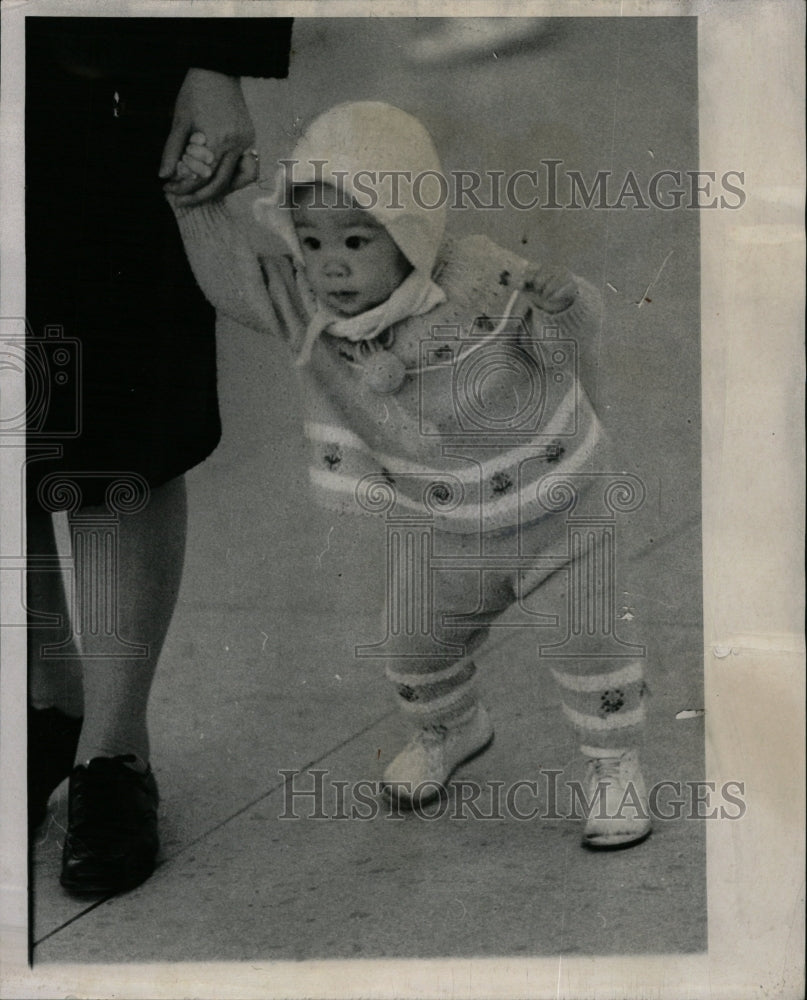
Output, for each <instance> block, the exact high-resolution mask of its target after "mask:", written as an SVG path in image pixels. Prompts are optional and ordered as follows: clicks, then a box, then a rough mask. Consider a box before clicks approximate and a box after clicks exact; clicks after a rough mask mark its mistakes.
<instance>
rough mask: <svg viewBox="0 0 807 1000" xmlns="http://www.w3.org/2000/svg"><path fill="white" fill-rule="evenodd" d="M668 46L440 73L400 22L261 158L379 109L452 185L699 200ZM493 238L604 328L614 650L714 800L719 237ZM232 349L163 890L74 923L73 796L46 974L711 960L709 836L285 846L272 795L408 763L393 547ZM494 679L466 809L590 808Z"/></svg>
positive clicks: (599, 231)
mask: <svg viewBox="0 0 807 1000" xmlns="http://www.w3.org/2000/svg"><path fill="white" fill-rule="evenodd" d="M652 20H654V21H656V22H657V23H655V24H647V23H646V22H643V23H642V24H639V23H637V21H636V20H635V19H633V20H631V21H630V22H622V21H619V22H618V23H617V22H615V21H612V20H611V19H602V23H601V24H600V25H598V26H596V28H595V26H592V24H591V23H590V22H589V21H587V20H586V21H585V23H577V24H566V23H564V26H563V31H559V32H558V33H557V36H556V37H554V38H552V39H551V40H550V41H548V42H546V43H542V45H543V44H545V47H540V46H537V47H535V48H534V49H530V50H527V51H525V52H523V53H520V54H518V53H517V54H515V55H512V56H511V57H509V58H508V59H504V58H503V59H501V60H498V59H497V60H496V61H495V63H491V62H490V61H487V62H483V63H481V64H479V65H476V66H470V67H468V66H454V67H451V66H447V67H438V68H426V69H423V68H417V67H414V68H413V66H412V65H411V63H409V62H407V60H406V58H405V43H406V39H407V34H406V31H407V26H406V25H405V24H403V23H402V22H400V21H394V22H393V21H385V20H384V19H373V21H371V22H365V23H363V27H362V33H361V34H360V33H358V32H357V31H356V30H355V24H352V23H351V22H349V21H344V22H341V23H340V22H327V24H326V23H324V22H304V21H300V22H298V26H297V27H296V29H295V40H294V46H295V52H296V55H295V59H296V63H294V64H293V73H292V78H291V79H290V81H289V82H288V84H287V85H286V84H280V83H273V84H272V85H271V86H270V85H266V86H265V88H264V89H262V90H261V89H260V88H257V87H254V88H253V90H252V91H251V99H252V100H253V101H254V102H255V108H256V113H257V114H259V115H261V116H262V117H261V120H262V121H263V122H264V125H265V128H266V132H267V137H265V138H264V143H265V144H266V145H267V146H270V145H271V143H272V142H273V141H274V139H273V136H277V135H279V134H280V132H281V131H282V125H283V123H285V122H287V121H291V120H292V119H294V118H295V117H296V116H298V115H299V116H301V117H303V118H307V117H308V116H309V114H310V113H311V112H312V111H314V110H321V109H322V108H323V107H326V106H328V105H329V104H331V103H336V102H337V101H338V100H341V99H348V98H349V99H353V98H361V97H378V98H380V99H386V100H391V101H392V102H393V103H398V104H401V105H402V106H404V107H406V108H407V109H408V110H411V111H413V113H416V114H418V113H421V114H422V115H423V117H424V120H425V121H426V123H427V125H428V126H429V127H430V128H431V129H432V131H433V132H434V133H435V140H436V142H437V145H438V147H439V148H441V149H444V150H445V151H446V152H445V162H446V165H447V166H453V167H458V166H460V165H463V166H467V167H469V168H471V167H474V166H476V167H481V168H484V169H493V168H494V166H495V165H496V163H497V156H498V155H499V153H500V152H501V146H502V144H504V154H503V155H504V156H505V158H506V160H507V162H508V164H510V165H511V166H512V168H513V169H519V168H521V167H524V166H527V165H530V164H534V163H535V160H536V159H537V158H538V157H540V156H553V155H556V156H568V159H569V164H570V165H574V166H578V165H580V164H582V165H584V166H587V168H588V169H590V170H591V171H592V172H594V171H596V170H597V169H599V168H603V169H605V168H607V169H612V170H614V172H615V174H616V175H619V176H621V174H620V171H622V173H624V171H625V170H627V169H637V168H636V163H637V162H638V159H639V157H642V159H641V163H642V165H646V164H647V163H648V162H649V161H648V159H647V151H648V150H651V152H652V155H653V157H654V159H655V161H656V164H657V166H659V168H670V169H673V168H675V167H676V166H678V167H679V168H681V169H686V168H688V167H691V166H692V165H695V157H696V155H697V142H696V111H697V106H696V103H695V101H696V94H697V89H696V70H695V47H694V33H691V32H688V29H687V30H686V31H684V30H681V28H680V26H679V27H678V28H675V27H674V26H672V25H671V24H669V23H662V22H666V19H652ZM682 20H686V19H682ZM690 35H691V37H690ZM366 52H372V53H373V58H372V59H368V58H367V57H366ZM273 130H274V131H273ZM286 141H287V142H288V141H289V139H288V136H287V137H286ZM284 152H285V148H284ZM267 158H268V153H265V156H264V159H267ZM492 214H495V215H496V216H497V218H495V219H494V218H491V217H490V216H491V215H492ZM500 215H501V213H490V214H489V215H488V216H486V217H485V218H481V217H480V214H472V213H458V219H457V222H458V225H457V226H455V227H454V228H455V229H457V228H459V229H461V230H462V231H466V232H468V231H473V230H474V229H479V228H481V226H482V225H484V227H485V231H487V232H489V233H491V234H492V235H495V236H496V237H497V238H498V239H499V241H500V242H502V243H505V244H506V245H508V246H512V247H513V249H517V248H518V247H519V246H521V247H522V252H524V253H525V254H527V253H528V252H529V249H530V247H529V246H528V245H527V246H525V244H527V243H529V242H530V241H532V240H533V237H535V239H536V245H537V242H538V240H539V239H540V240H542V241H543V245H545V246H546V247H547V248H548V252H549V254H550V256H559V257H560V258H561V259H563V260H564V261H565V262H566V263H568V264H569V265H570V266H572V267H574V269H575V270H578V271H579V272H580V273H582V274H585V275H586V276H588V277H590V278H592V279H593V280H594V281H595V283H597V284H598V285H599V286H600V287H602V289H603V292H604V294H605V295H606V296H610V298H607V299H606V314H605V323H604V328H603V338H602V342H601V343H600V344H599V345H598V349H599V363H598V367H597V383H596V389H595V392H594V395H595V397H596V398H595V402H596V405H597V408H598V411H599V412H600V413H601V414H602V416H603V419H604V420H605V422H606V423H607V424H608V425H609V427H610V429H611V430H612V432H613V433H614V435H615V437H616V438H617V440H618V443H619V446H620V448H621V451H622V453H623V454H625V455H627V456H629V459H628V460H629V465H626V466H625V468H628V469H629V470H630V471H635V472H637V473H638V474H639V475H640V476H641V478H642V480H643V482H644V484H645V486H646V489H647V499H646V502H645V504H644V506H643V507H642V508H641V509H640V510H638V511H636V512H635V513H631V514H626V515H624V516H622V517H621V518H620V520H619V523H618V529H617V537H618V542H619V550H618V565H617V586H618V592H617V604H618V606H619V608H620V620H619V622H618V625H619V627H620V629H621V630H622V636H623V638H624V639H626V640H627V641H633V642H642V643H644V644H646V646H647V648H648V682H649V686H650V690H651V698H650V699H649V712H650V722H649V726H648V741H647V747H646V748H645V750H644V753H643V764H644V771H645V776H646V778H647V779H648V781H649V782H650V783H653V782H657V781H661V780H666V781H687V780H696V779H699V778H702V776H703V730H702V724H701V720H700V718H698V717H697V715H696V714H694V713H693V714H685V715H684V716H683V717H681V718H677V716H678V715H679V713H681V712H685V713H686V712H687V711H688V710H697V709H700V708H702V707H703V700H702V698H703V695H702V686H703V684H702V623H701V602H700V586H701V577H700V572H701V570H700V521H699V473H700V457H699V442H700V429H699V381H698V366H699V360H700V358H699V348H698V283H697V282H698V255H697V245H698V244H697V239H698V237H697V213H693V212H689V213H686V214H683V213H661V212H657V211H652V212H647V213H631V212H614V213H591V212H580V213H574V212H564V213H543V214H541V217H540V219H539V220H536V219H535V218H534V216H535V213H533V214H532V215H531V216H529V217H527V216H523V215H522V216H518V215H517V214H514V213H511V214H510V215H509V216H506V217H504V216H503V217H501V218H499V217H498V216H500ZM539 224H540V225H539ZM450 225H453V220H452V222H450ZM525 227H526V228H525ZM654 279H655V285H654V287H653V291H652V294H649V295H647V300H648V301H647V303H646V304H645V303H643V298H644V296H645V295H646V290H647V288H648V286H649V285H650V284H651V283H652V282H653V281H654ZM638 303H643V307H642V308H640V307H639V306H638ZM219 344H220V382H221V397H222V411H223V418H224V424H225V437H224V440H223V442H222V445H221V446H220V448H219V449H218V450H217V452H216V453H215V454H214V456H213V457H212V458H211V459H210V460H209V461H208V462H207V463H205V464H204V465H203V466H202V467H200V468H198V469H196V470H194V471H193V472H192V473H191V474H190V475H189V477H188V481H189V489H190V499H191V533H190V538H189V544H188V555H187V563H186V571H185V577H184V581H183V586H182V591H181V595H180V601H179V605H178V608H177V612H176V616H175V618H174V621H173V624H172V627H171V630H170V633H169V636H168V640H167V643H166V646H165V650H164V654H163V660H162V664H161V668H160V671H159V673H158V679H157V682H156V685H155V689H154V693H153V698H152V706H151V731H152V734H153V761H154V766H155V770H156V774H157V778H158V781H159V784H160V789H161V794H162V805H161V824H162V826H161V831H162V854H161V858H162V860H161V864H160V866H159V868H158V870H157V872H156V873H155V875H154V876H153V878H152V879H151V880H150V881H149V882H148V883H147V884H146V885H144V886H142V887H141V888H139V889H138V890H136V891H134V892H132V893H129V894H127V895H125V896H120V897H117V898H114V899H109V900H101V901H100V902H90V903H86V902H81V901H76V900H74V899H71V898H70V897H68V896H66V895H65V894H64V893H63V892H62V891H61V889H60V888H59V886H58V868H59V849H60V843H61V837H62V832H63V827H64V807H65V803H64V789H62V790H61V791H60V794H59V795H57V797H56V799H55V801H54V802H53V804H52V809H53V812H52V816H51V818H50V821H49V824H48V825H47V826H46V827H44V828H43V830H42V831H41V835H40V839H39V841H38V843H37V844H36V848H35V859H34V892H33V899H34V927H33V937H34V941H35V951H34V961H35V963H50V962H56V961H59V962H101V961H103V962H134V961H144V962H152V961H177V962H180V961H211V960H244V959H255V960H260V959H263V960H274V959H277V960H280V959H295V960H299V959H313V958H326V957H339V958H354V957H382V956H387V957H393V956H412V957H423V958H426V957H433V956H492V955H511V956H516V955H518V956H532V955H536V956H537V955H557V954H572V953H579V954H586V955H602V954H636V953H669V952H678V953H681V952H694V951H701V950H704V949H705V947H706V899H705V894H706V880H705V855H704V829H703V826H704V824H703V823H702V822H697V821H692V820H687V819H684V818H681V819H676V820H672V819H671V820H669V821H661V822H658V823H657V824H656V829H655V831H654V833H653V835H652V836H651V838H650V839H649V840H648V841H646V842H645V843H643V844H642V845H640V846H637V847H635V848H633V849H631V850H627V851H621V852H617V853H610V854H594V853H589V852H586V851H584V850H583V849H582V848H581V847H580V846H579V835H580V827H579V823H576V822H573V821H570V820H542V819H534V820H530V821H527V820H521V819H518V818H516V817H515V816H513V815H508V816H502V817H501V818H492V819H483V818H479V817H476V818H474V817H471V816H468V815H467V810H466V813H465V814H464V813H463V809H462V806H461V803H458V802H457V799H456V796H455V797H454V798H453V799H451V800H450V802H449V806H448V808H447V810H446V812H445V813H444V815H442V816H439V817H437V818H434V819H431V820H428V819H424V818H420V817H417V816H413V815H409V816H406V817H404V818H399V817H396V816H391V815H389V814H388V810H387V811H385V810H384V808H382V807H379V809H378V811H377V813H376V814H375V815H374V816H373V818H370V819H366V820H359V819H355V820H349V821H345V820H340V819H338V818H336V816H337V814H338V812H339V803H338V801H337V800H336V799H335V798H331V799H330V800H327V799H326V801H330V802H331V805H332V809H328V810H326V812H327V816H326V817H324V818H316V817H314V816H311V815H310V812H311V806H310V801H309V800H307V799H304V798H299V797H298V798H297V799H295V800H293V804H294V805H295V808H296V811H298V812H299V813H300V818H299V819H291V818H282V817H283V815H284V813H288V812H289V811H290V808H289V803H290V801H291V800H290V799H289V787H288V786H284V779H283V777H282V775H281V774H280V773H279V772H280V771H300V772H310V771H311V770H312V769H318V770H320V771H325V772H327V773H326V775H325V776H324V779H323V780H324V781H325V787H326V788H327V790H328V794H329V795H331V794H333V795H334V796H335V795H336V791H335V788H336V787H338V786H335V785H333V784H332V783H333V782H357V781H361V780H369V781H376V780H377V779H378V778H379V777H380V775H381V772H382V771H383V768H384V766H385V764H386V763H387V762H388V761H389V759H390V758H391V757H392V756H393V755H394V753H395V752H396V750H397V749H398V748H399V747H400V745H401V743H402V742H403V731H402V729H401V724H400V722H399V720H398V719H397V717H396V716H395V715H393V714H392V712H391V699H390V692H389V690H388V688H389V685H388V683H387V682H386V681H385V679H384V677H383V669H382V665H380V664H379V661H377V660H369V659H357V658H356V657H355V655H354V646H355V645H356V644H359V643H370V642H375V641H378V640H379V639H380V638H382V635H381V634H380V624H379V621H380V612H381V607H382V598H383V593H384V565H383V554H384V525H383V520H381V519H380V518H379V519H374V518H369V517H368V518H366V519H363V520H361V519H352V518H334V517H333V516H331V515H329V514H326V513H324V512H320V511H318V510H317V509H315V508H314V507H313V505H312V504H311V503H310V502H309V500H308V485H307V480H306V474H305V468H304V465H303V460H302V457H301V456H302V455H303V454H304V449H303V440H302V435H301V428H300V411H299V404H298V402H297V400H296V396H295V393H294V386H293V382H292V380H291V379H290V378H289V376H288V366H287V359H286V358H285V357H284V356H283V354H282V352H280V351H278V350H276V349H274V350H273V349H272V348H271V345H268V344H267V343H266V342H265V341H264V340H263V339H262V338H260V337H258V336H256V335H255V334H253V333H251V332H249V331H245V330H241V329H238V328H235V327H232V326H227V325H222V327H221V328H220V331H219ZM564 585H565V577H564V576H563V574H558V575H556V577H555V578H553V579H552V580H550V581H549V583H548V584H547V585H546V586H545V587H543V588H541V590H540V591H539V592H538V593H537V594H536V595H535V602H536V608H537V609H539V610H541V611H545V612H546V613H550V614H561V615H562V613H563V609H564V607H565V596H564V593H563V588H564ZM540 632H541V634H540V638H541V640H542V641H544V642H547V643H551V642H553V641H558V640H559V639H560V638H562V635H563V629H562V626H559V627H558V628H550V627H546V628H543V629H541V630H540ZM479 662H480V667H481V669H480V675H481V680H480V684H481V688H482V695H483V699H484V700H485V702H486V703H487V705H488V706H489V708H490V710H491V714H492V716H493V719H494V724H495V726H496V739H495V741H494V744H493V746H492V747H491V749H490V750H489V751H488V752H487V753H485V754H484V755H482V756H480V757H479V758H477V759H476V760H475V761H473V762H471V763H470V764H468V765H467V766H466V767H465V768H463V770H462V771H461V772H460V774H459V775H458V777H461V778H465V779H473V780H475V781H477V782H480V783H481V784H482V786H483V787H485V788H490V787H494V786H492V784H491V783H493V782H502V783H504V786H505V787H510V786H512V785H513V783H515V782H517V781H522V780H527V781H539V782H543V781H544V778H543V777H542V774H543V772H546V771H547V770H556V771H562V772H563V773H562V774H561V775H560V776H559V777H558V781H559V784H560V786H561V787H563V783H564V782H565V781H567V780H569V779H571V778H575V777H577V778H579V777H581V776H582V775H581V773H580V770H579V764H578V763H577V758H576V748H575V746H574V744H573V742H572V740H571V738H570V736H569V733H568V731H567V730H566V729H565V727H564V725H563V722H562V717H561V713H560V708H559V700H558V696H557V692H556V691H555V688H554V684H553V682H552V680H551V677H550V676H549V673H548V671H547V670H546V669H545V668H544V666H543V665H542V664H540V663H539V662H538V660H537V657H536V633H535V631H534V630H524V629H515V628H513V629H508V628H502V629H497V630H494V635H493V639H492V642H491V644H490V648H489V649H487V651H486V652H485V653H484V655H483V656H481V657H480V660H479ZM294 780H295V781H296V782H297V784H296V785H295V787H296V788H297V789H298V790H299V789H303V788H310V787H311V784H312V782H313V780H314V778H313V777H312V776H311V774H310V773H303V774H300V775H298V776H297V777H296V778H295V779H294ZM540 787H541V788H542V789H543V788H544V785H543V784H541V786H540ZM374 801H375V800H374ZM522 801H523V802H524V808H528V807H529V805H530V804H531V803H530V802H529V801H528V799H526V798H525V799H520V800H519V802H522ZM349 807H350V802H349V801H348V809H349ZM480 809H481V810H482V811H490V809H489V808H488V806H487V804H486V803H485V802H483V801H482V800H480ZM367 811H371V809H370V807H367ZM457 814H459V818H458V817H457Z"/></svg>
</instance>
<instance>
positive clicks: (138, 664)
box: [76, 476, 187, 763]
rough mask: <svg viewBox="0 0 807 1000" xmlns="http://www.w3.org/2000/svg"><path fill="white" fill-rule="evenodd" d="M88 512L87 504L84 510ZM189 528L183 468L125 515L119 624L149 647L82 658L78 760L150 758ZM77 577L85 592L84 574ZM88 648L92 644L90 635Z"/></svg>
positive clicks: (128, 637)
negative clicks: (149, 716)
mask: <svg viewBox="0 0 807 1000" xmlns="http://www.w3.org/2000/svg"><path fill="white" fill-rule="evenodd" d="M90 513H91V511H90V510H89V509H86V508H85V510H83V511H82V517H83V518H85V519H86V518H87V516H88V514H90ZM99 513H101V511H99ZM186 528H187V497H186V490H185V479H184V477H183V476H180V477H178V478H176V479H173V480H171V481H170V482H168V483H166V484H165V485H163V486H160V487H157V488H156V489H154V490H153V491H152V493H151V496H150V498H149V502H148V504H147V506H146V507H145V508H144V509H143V510H141V511H139V512H138V513H136V514H128V515H127V514H125V515H122V516H121V518H120V522H119V525H118V536H117V537H118V615H117V618H118V630H119V634H120V636H121V638H123V639H125V640H126V641H127V642H131V643H138V644H142V645H144V646H145V647H146V649H147V655H146V656H144V657H139V658H138V657H132V658H131V659H129V658H121V659H116V658H103V657H99V658H95V657H93V656H92V655H90V656H87V657H85V659H84V660H83V662H82V677H83V688H84V714H85V721H84V727H83V729H82V732H81V739H80V741H79V746H78V751H77V754H76V762H77V763H83V762H86V761H88V760H91V759H92V758H93V757H114V756H118V755H121V754H134V755H135V756H137V757H138V758H139V759H140V760H141V761H143V762H146V761H148V759H149V739H148V730H147V727H146V710H147V706H148V698H149V693H150V691H151V684H152V680H153V678H154V672H155V670H156V668H157V662H158V660H159V656H160V652H161V650H162V647H163V642H164V640H165V636H166V633H167V631H168V626H169V624H170V622H171V617H172V615H173V612H174V608H175V606H176V601H177V595H178V593H179V585H180V581H181V578H182V566H183V559H184V554H185V537H186ZM76 585H77V587H78V592H79V593H81V581H80V580H77V581H76ZM86 651H87V653H91V652H92V643H88V644H87V650H86Z"/></svg>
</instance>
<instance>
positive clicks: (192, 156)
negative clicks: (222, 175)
mask: <svg viewBox="0 0 807 1000" xmlns="http://www.w3.org/2000/svg"><path fill="white" fill-rule="evenodd" d="M215 159H216V157H215V156H214V154H213V151H212V149H210V148H209V147H208V145H207V138H206V137H205V134H204V133H203V132H194V133H193V135H192V136H191V137H190V139H188V145H187V146H186V147H185V152H184V153H183V154H182V159H181V160H180V161H179V163H178V164H177V169H176V176H177V177H190V175H191V174H195V175H196V176H197V177H204V178H205V179H208V178H210V177H212V176H213V168H212V167H211V164H212V163H214V162H215ZM257 179H258V154H257V151H256V150H252V149H251V150H248V151H247V152H246V153H243V154H242V156H241V157H240V158H239V160H238V164H237V166H236V169H235V173H234V174H233V178H232V181H231V182H230V188H229V190H230V191H237V190H238V189H239V188H242V187H246V186H247V184H252V183H254V181H256V180H257Z"/></svg>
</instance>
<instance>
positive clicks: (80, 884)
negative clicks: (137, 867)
mask: <svg viewBox="0 0 807 1000" xmlns="http://www.w3.org/2000/svg"><path fill="white" fill-rule="evenodd" d="M155 867H156V866H155ZM154 871H155V869H154V868H152V869H151V870H150V871H148V872H145V873H142V874H140V875H138V876H137V877H132V878H129V879H125V880H123V881H120V882H116V883H115V884H110V883H109V882H92V881H85V880H82V879H75V880H74V879H70V878H66V877H65V876H61V877H60V878H59V884H60V885H61V887H62V888H63V889H64V890H65V891H66V892H69V893H70V895H71V896H111V895H117V893H120V892H131V891H132V889H136V888H137V887H138V886H140V885H142V884H143V883H144V882H147V881H148V880H149V879H150V878H151V876H152V875H153V874H154Z"/></svg>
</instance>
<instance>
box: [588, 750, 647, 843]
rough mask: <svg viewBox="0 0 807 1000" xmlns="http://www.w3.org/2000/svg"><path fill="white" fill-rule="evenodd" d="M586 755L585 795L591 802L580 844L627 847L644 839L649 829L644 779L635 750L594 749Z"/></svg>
mask: <svg viewBox="0 0 807 1000" xmlns="http://www.w3.org/2000/svg"><path fill="white" fill-rule="evenodd" d="M582 749H583V753H584V754H586V755H587V756H588V758H589V759H588V766H587V771H586V795H587V797H588V801H589V802H590V803H592V806H591V812H590V814H589V816H588V818H587V820H586V825H585V829H584V830H583V844H584V846H586V847H592V848H595V849H608V848H618V847H627V846H628V845H630V844H636V843H639V841H641V840H644V839H645V838H646V837H647V836H648V835H649V834H650V831H651V829H652V822H651V819H650V809H649V806H648V801H647V791H646V789H645V783H644V778H643V777H642V772H641V771H640V769H639V757H638V754H637V753H636V751H635V750H624V751H614V753H613V755H609V753H608V751H607V750H594V749H592V748H590V747H583V748H582Z"/></svg>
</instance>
